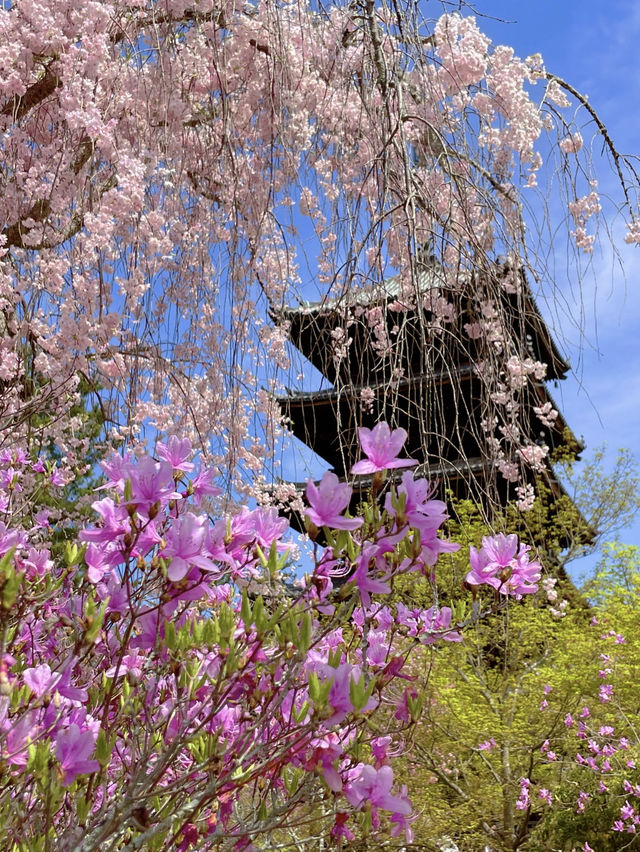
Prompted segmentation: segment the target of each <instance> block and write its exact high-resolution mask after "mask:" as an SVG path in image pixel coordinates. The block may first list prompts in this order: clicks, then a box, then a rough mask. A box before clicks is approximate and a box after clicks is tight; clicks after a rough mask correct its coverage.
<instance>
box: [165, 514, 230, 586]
mask: <svg viewBox="0 0 640 852" xmlns="http://www.w3.org/2000/svg"><path fill="white" fill-rule="evenodd" d="M207 529H208V524H207V519H206V518H204V517H196V515H194V514H193V513H192V512H187V513H186V514H185V515H183V516H182V517H180V518H178V519H177V520H176V521H174V523H173V526H172V527H171V529H170V530H169V532H168V533H167V536H166V542H167V546H166V547H165V548H164V550H162V551H161V553H160V555H161V556H162V557H163V558H165V559H167V558H170V559H171V564H170V565H169V570H168V572H167V573H168V577H169V579H170V580H171V581H172V582H173V583H177V582H178V581H179V580H182V578H183V577H184V576H185V575H186V574H187V572H188V571H189V568H191V567H192V566H193V565H195V566H196V567H197V568H200V569H201V570H202V571H217V570H218V567H217V565H216V564H215V563H214V562H212V561H211V559H210V558H209V556H207V555H205V554H204V553H203V549H204V543H205V536H206V534H207Z"/></svg>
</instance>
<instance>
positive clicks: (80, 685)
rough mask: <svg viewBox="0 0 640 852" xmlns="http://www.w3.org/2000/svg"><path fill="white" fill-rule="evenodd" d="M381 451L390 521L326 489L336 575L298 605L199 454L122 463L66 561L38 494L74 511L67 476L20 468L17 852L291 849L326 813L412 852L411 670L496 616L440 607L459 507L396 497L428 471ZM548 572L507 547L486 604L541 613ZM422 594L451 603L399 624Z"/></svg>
mask: <svg viewBox="0 0 640 852" xmlns="http://www.w3.org/2000/svg"><path fill="white" fill-rule="evenodd" d="M360 438H361V443H362V447H363V449H364V451H365V454H366V459H363V460H362V461H361V462H358V464H357V465H356V472H361V473H368V474H371V475H372V493H371V502H370V503H369V504H367V505H365V506H364V507H363V509H362V513H361V515H360V516H359V517H356V518H349V517H346V516H345V514H344V510H345V509H346V507H347V505H348V503H349V501H350V498H351V488H350V486H349V485H347V484H345V483H341V482H339V481H338V480H337V478H336V477H335V475H333V474H331V473H326V474H325V475H324V477H323V478H322V480H321V482H320V483H319V484H318V485H315V484H314V483H312V482H309V485H308V488H307V499H308V504H309V505H308V508H307V509H306V520H307V524H308V528H309V532H310V537H311V539H312V540H314V542H315V544H314V558H313V568H312V571H311V572H310V573H308V574H307V575H306V576H305V577H304V579H302V580H300V581H297V582H295V581H294V580H293V578H292V577H291V576H290V575H289V574H288V573H287V567H288V566H290V565H291V564H292V563H293V562H294V557H293V554H294V549H293V545H292V543H291V542H289V541H287V539H286V533H287V528H288V522H287V520H285V519H283V518H280V517H278V515H277V513H276V511H275V509H272V508H268V509H264V508H256V509H253V510H251V509H249V508H247V507H245V508H244V509H242V511H240V512H238V513H236V514H234V515H233V516H231V517H226V518H225V517H223V518H221V519H219V520H215V521H214V520H212V519H211V518H210V517H209V515H208V514H207V512H206V511H205V505H206V503H207V501H208V500H210V498H211V497H213V496H214V495H215V494H216V491H217V489H216V486H215V485H214V479H215V471H213V470H211V469H207V468H206V467H203V466H197V464H196V462H194V461H192V460H191V445H190V443H189V441H188V440H179V439H178V438H172V439H171V440H170V441H169V442H168V443H167V444H163V443H159V444H158V445H157V448H156V456H157V457H156V458H153V457H151V456H149V455H144V456H142V457H140V458H137V459H134V458H133V457H131V456H128V457H124V458H123V457H119V456H115V457H113V458H111V459H109V460H108V461H106V462H104V463H103V465H102V468H103V472H104V475H105V477H106V482H105V483H104V484H103V485H102V486H101V489H102V493H101V494H99V495H98V496H99V498H100V499H97V500H96V501H95V502H94V504H93V508H94V510H95V512H96V516H97V517H96V523H95V524H94V525H92V526H88V527H85V528H83V529H81V530H80V531H79V532H78V535H77V539H76V541H75V542H74V543H70V542H67V543H66V545H65V546H64V548H62V547H60V548H58V551H57V552H53V551H51V550H50V549H48V548H47V542H48V539H49V537H50V535H51V530H50V528H49V527H48V518H47V516H46V514H44V515H43V514H41V513H40V512H38V510H37V500H36V495H37V487H38V482H37V478H38V477H40V479H42V478H43V477H44V478H45V479H46V483H45V484H46V486H47V488H50V487H54V486H53V484H52V482H51V480H52V479H53V480H54V481H56V482H57V481H58V479H57V477H56V473H55V471H51V470H48V469H47V468H46V467H45V466H44V464H43V463H42V462H38V461H36V462H33V463H32V462H30V461H29V460H28V459H27V457H26V455H25V454H21V453H19V452H13V453H11V452H9V451H6V452H4V453H3V456H2V459H1V460H0V461H1V463H2V479H1V480H0V481H1V483H2V512H3V517H4V518H5V522H4V523H3V525H2V527H1V528H0V557H1V559H2V561H1V562H0V631H1V633H0V635H1V636H2V649H1V651H2V656H1V665H2V668H1V669H0V689H1V697H0V754H1V755H2V763H1V764H0V767H1V772H2V785H1V786H0V819H1V821H2V825H3V831H4V836H5V837H6V838H7V843H8V847H7V848H11V849H15V850H27V849H28V850H40V849H42V850H45V849H50V848H58V849H69V850H71V849H73V850H78V852H80V850H84V852H87V850H93V849H98V848H100V849H102V850H107V849H174V848H179V849H182V850H187V849H218V848H220V849H227V848H229V849H232V848H233V849H249V848H262V847H261V844H262V843H265V842H266V843H267V848H268V841H267V840H266V839H267V838H269V837H273V836H275V835H274V832H276V833H277V832H286V831H290V832H294V831H295V830H299V829H297V827H298V825H299V822H300V820H301V814H302V813H307V814H308V813H309V809H310V808H311V809H312V811H313V813H314V816H313V819H314V821H315V822H314V825H315V828H314V831H315V832H316V833H317V834H318V835H319V836H323V837H325V839H326V840H330V839H332V840H333V841H334V843H335V844H336V845H340V843H342V842H343V841H346V842H348V841H350V840H351V839H353V837H354V836H355V834H356V833H358V834H365V835H366V834H372V833H373V834H375V833H376V832H380V831H384V832H385V833H387V834H388V833H389V832H390V833H391V835H393V836H403V837H406V838H408V839H410V838H411V821H412V806H411V803H410V801H409V799H408V796H407V793H406V788H402V787H400V786H398V785H397V784H396V783H395V780H394V771H393V766H392V760H391V753H392V752H393V751H394V747H395V746H397V744H398V742H400V741H401V738H402V736H403V732H405V731H408V729H409V728H410V727H411V726H412V725H413V723H414V722H415V720H416V719H417V718H418V716H419V713H420V703H421V702H420V696H419V695H418V694H417V692H416V691H415V689H413V687H412V680H413V678H412V676H411V675H410V674H409V673H408V669H407V660H408V658H409V657H410V655H411V653H412V650H414V649H416V648H417V647H419V646H420V645H424V644H432V643H434V642H438V641H441V640H445V641H450V642H451V641H459V640H460V639H461V633H460V631H461V630H462V629H463V627H464V625H465V623H467V622H468V621H469V620H470V619H473V618H477V617H479V616H481V613H477V612H473V613H470V614H466V613H465V608H464V607H460V608H459V611H458V612H456V613H452V611H451V609H450V608H448V607H438V606H437V604H435V600H436V598H435V573H434V571H435V565H436V561H437V559H438V556H439V555H440V554H441V553H443V552H447V551H452V550H454V549H456V548H457V545H456V544H454V543H452V542H449V541H447V540H446V539H443V538H442V537H441V536H440V535H439V532H440V531H441V529H442V525H443V523H444V522H445V520H446V518H447V514H446V507H445V504H444V503H442V502H441V501H438V500H435V499H433V490H432V488H431V487H430V486H429V484H428V483H426V482H425V481H424V480H421V479H415V480H414V478H413V475H412V473H411V472H410V471H406V472H405V473H404V474H403V476H402V480H401V482H400V483H398V484H396V485H391V486H390V487H387V486H386V485H385V480H386V470H387V469H388V468H402V467H406V468H408V467H410V466H412V465H413V464H414V463H415V462H414V461H412V460H410V459H402V458H398V456H399V454H400V452H401V449H402V445H403V443H404V440H405V438H406V433H404V432H403V431H402V430H395V431H391V430H390V429H389V427H388V426H387V425H386V424H384V423H381V424H378V426H376V427H375V428H374V429H373V430H372V431H369V430H366V429H362V430H361V431H360ZM34 477H35V478H34ZM21 482H24V483H25V487H23V486H22V485H21ZM28 482H29V483H30V485H29V488H30V490H31V494H32V495H33V498H34V499H33V500H28V499H25V498H26V497H27V494H26V484H27V483H28ZM61 485H62V483H61V482H60V483H59V487H60V486H61ZM34 513H35V514H34ZM34 519H36V520H35V523H34V522H33V520H34ZM321 529H322V533H321ZM320 535H322V536H323V537H324V540H325V544H324V545H323V546H320V545H319V544H318V539H319V537H320ZM527 550H528V548H526V547H524V546H520V548H518V547H517V542H516V540H515V537H506V536H498V537H495V538H493V539H487V541H486V542H485V544H484V548H483V551H481V552H480V553H476V554H475V555H474V557H473V559H474V569H473V580H474V583H485V584H490V585H492V586H493V587H494V589H495V592H493V591H492V594H495V595H496V597H497V599H500V600H502V601H506V600H507V598H508V597H509V596H513V597H516V598H517V597H520V596H521V595H522V594H523V593H528V592H531V591H534V589H535V584H536V582H537V580H538V579H539V577H540V566H539V565H538V564H537V563H535V562H530V561H529V558H528V554H527ZM56 553H57V555H56ZM409 573H414V574H416V573H417V574H420V575H425V576H427V577H429V579H430V581H431V582H432V583H433V584H434V604H433V605H432V606H430V607H429V608H425V609H419V610H416V609H414V610H409V609H408V608H407V607H406V606H402V605H400V604H398V605H392V604H390V603H389V602H388V601H386V602H385V596H386V595H387V594H388V593H389V592H390V591H391V588H392V586H393V584H394V580H395V578H396V577H397V576H399V575H401V574H409ZM476 610H477V607H476ZM385 707H386V708H387V709H388V708H389V707H392V708H393V711H392V712H391V713H389V712H386V713H382V712H380V711H381V709H382V708H385Z"/></svg>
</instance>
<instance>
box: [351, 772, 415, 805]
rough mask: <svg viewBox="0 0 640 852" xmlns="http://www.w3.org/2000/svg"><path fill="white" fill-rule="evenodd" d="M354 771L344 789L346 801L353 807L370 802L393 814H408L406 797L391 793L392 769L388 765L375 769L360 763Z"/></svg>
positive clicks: (408, 803)
mask: <svg viewBox="0 0 640 852" xmlns="http://www.w3.org/2000/svg"><path fill="white" fill-rule="evenodd" d="M355 771H356V776H355V779H354V780H353V781H350V782H349V783H348V784H347V786H346V789H345V796H346V798H347V801H348V802H349V803H350V804H351V805H353V807H354V808H358V807H360V806H361V805H362V804H363V803H364V802H370V803H371V804H372V805H373V806H374V807H376V808H381V809H382V810H384V811H391V812H392V813H394V814H401V815H404V816H408V815H409V814H410V813H411V804H410V802H409V801H408V799H406V798H405V797H403V796H402V797H401V796H395V795H393V794H392V793H391V788H392V786H393V769H392V768H391V767H390V766H381V767H380V769H375V768H374V767H373V766H366V765H365V764H362V763H360V764H358V766H357V767H356V770H355Z"/></svg>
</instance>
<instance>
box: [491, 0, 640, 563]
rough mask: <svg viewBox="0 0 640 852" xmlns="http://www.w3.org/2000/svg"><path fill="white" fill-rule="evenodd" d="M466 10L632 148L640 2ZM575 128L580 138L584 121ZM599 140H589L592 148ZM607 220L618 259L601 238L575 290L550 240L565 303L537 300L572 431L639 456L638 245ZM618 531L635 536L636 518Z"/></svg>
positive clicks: (638, 129)
mask: <svg viewBox="0 0 640 852" xmlns="http://www.w3.org/2000/svg"><path fill="white" fill-rule="evenodd" d="M474 8H475V10H476V13H477V17H478V22H479V24H480V27H481V29H483V30H484V31H485V32H486V33H487V34H488V35H489V36H490V38H491V39H492V40H493V42H494V43H502V44H509V45H511V46H512V47H514V49H515V50H516V53H518V54H519V55H520V56H528V55H529V54H532V53H538V52H539V53H541V54H542V56H543V58H544V61H545V66H546V68H547V70H548V71H551V72H553V73H555V74H557V75H558V76H560V77H563V78H564V79H566V80H568V81H569V82H571V83H572V84H573V85H574V86H575V88H576V89H578V90H579V91H580V92H582V93H584V94H587V95H588V96H589V101H590V103H591V105H592V106H593V107H594V108H595V109H596V110H597V112H598V113H599V115H600V116H601V118H602V119H603V121H604V123H605V125H606V126H607V128H608V129H609V132H610V135H611V136H612V138H613V140H614V143H615V144H616V146H617V148H618V150H619V151H620V152H621V153H624V154H633V153H638V154H640V110H639V109H638V106H639V104H640V59H639V58H638V44H639V43H640V2H638V0H624V2H621V0H613V2H607V3H596V2H594V0H583V2H577V0H560V2H558V0H555V2H554V0H519V2H515V1H514V0H513V1H512V2H509V0H480V2H478V3H477V4H476V5H475V7H474ZM481 13H484V15H487V16H491V17H490V18H489V17H482V14H481ZM496 19H502V20H501V21H500V20H496ZM583 136H584V138H585V142H586V140H587V138H588V137H589V128H588V127H585V128H584V130H583ZM600 148H601V145H599V144H598V145H596V147H595V148H594V153H595V154H598V153H599V151H600ZM601 166H605V169H604V170H603V171H601V173H600V175H599V177H600V188H601V190H603V191H604V192H609V193H610V194H611V195H612V197H613V198H615V199H616V200H618V201H619V200H620V197H621V194H620V192H619V191H618V190H617V187H616V185H615V183H614V181H613V180H612V179H611V175H610V174H606V164H601ZM609 212H610V213H611V210H610V211H609ZM612 228H613V234H614V237H615V238H616V242H617V249H618V251H619V260H617V259H616V255H615V252H614V251H613V250H612V248H611V246H610V244H609V243H608V241H607V240H606V238H604V237H603V239H602V240H601V245H600V246H599V247H598V248H597V249H596V251H595V252H594V255H593V258H592V262H591V264H590V265H589V267H588V268H587V269H586V270H585V273H584V280H583V282H582V287H581V290H579V289H578V288H577V286H576V279H577V276H576V274H575V270H574V269H573V268H572V265H571V258H570V257H569V258H567V255H566V249H565V248H564V246H558V247H557V250H556V261H557V263H556V271H557V276H556V284H557V286H558V287H559V288H560V295H561V304H563V307H561V308H560V309H559V310H555V311H554V310H553V309H552V308H550V307H547V308H545V306H544V305H541V308H542V310H543V312H545V313H546V314H547V317H548V319H549V322H550V325H552V326H553V327H554V329H555V334H556V336H557V337H558V338H559V340H560V343H561V346H563V348H564V349H565V351H566V352H567V354H568V355H569V358H570V361H571V363H572V365H573V366H574V375H573V376H572V377H570V378H568V379H567V380H566V381H565V382H564V383H563V386H562V388H561V389H560V390H557V391H556V390H554V391H553V393H554V396H555V397H556V400H557V402H558V404H559V406H560V407H561V408H562V411H563V413H564V414H565V416H566V418H567V420H568V422H569V423H570V425H571V426H572V428H573V430H574V432H575V433H576V434H577V435H582V436H583V437H584V440H585V443H586V444H587V447H591V448H593V447H596V446H597V445H599V444H602V443H603V442H606V444H607V447H608V448H609V450H610V452H611V454H613V453H614V452H615V450H616V448H618V447H629V448H630V449H631V450H632V451H633V452H634V454H635V455H636V458H638V459H640V330H639V328H638V320H639V319H640V290H639V282H638V278H639V277H640V276H639V273H640V248H638V247H635V248H633V247H631V246H628V245H625V244H624V241H623V237H624V224H623V221H622V220H621V219H620V218H619V217H618V218H617V219H616V218H615V217H614V218H613V223H612ZM576 320H577V322H576ZM577 326H581V327H582V329H583V334H582V335H581V334H580V333H579V332H578V328H577ZM618 538H619V539H620V540H622V541H625V542H626V543H629V544H640V519H639V520H638V521H637V522H636V524H635V525H634V526H633V527H631V528H628V529H627V530H624V531H622V532H621V533H620V534H619V535H618ZM595 561H596V560H595V559H594V558H590V559H589V558H587V559H585V560H580V561H577V562H575V563H574V564H573V566H571V571H572V573H573V574H574V576H577V575H579V574H580V573H581V572H582V571H584V570H588V569H589V568H590V567H591V566H592V565H593V564H594V562H595Z"/></svg>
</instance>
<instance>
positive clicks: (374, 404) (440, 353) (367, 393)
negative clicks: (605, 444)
mask: <svg viewBox="0 0 640 852" xmlns="http://www.w3.org/2000/svg"><path fill="white" fill-rule="evenodd" d="M507 273H508V275H509V282H510V283H509V286H503V279H504V278H505V277H506V276H507ZM492 278H493V279H495V280H492V281H491V282H489V283H490V289H489V290H488V288H487V286H486V285H487V282H486V281H485V282H479V281H478V282H474V281H473V280H471V278H470V276H468V279H467V282H466V285H465V286H462V287H459V288H456V289H455V291H452V290H451V288H447V286H446V284H445V281H444V278H443V275H442V272H441V270H440V269H439V267H438V265H437V263H436V262H435V261H433V260H430V261H428V262H421V263H419V264H418V265H417V268H416V270H415V273H414V281H413V285H414V286H413V290H411V289H410V288H407V285H406V282H402V281H401V279H400V278H399V277H398V278H391V279H387V280H385V281H384V282H383V283H382V284H380V285H378V286H368V287H367V286H365V287H359V288H349V289H348V290H347V291H346V292H345V295H344V296H343V297H342V298H339V299H330V300H329V299H327V300H324V301H322V302H315V303H312V302H306V303H302V304H300V305H298V306H296V307H290V308H285V309H283V310H280V311H278V312H277V314H276V313H275V312H274V319H275V320H276V321H277V322H279V323H281V324H285V327H286V328H287V329H288V337H289V340H290V341H291V343H292V344H293V345H294V346H295V347H296V348H297V349H298V350H299V351H300V352H301V353H302V354H303V355H304V356H305V358H307V359H308V360H309V361H310V362H311V363H312V364H313V365H314V366H315V367H316V369H317V370H318V371H319V372H320V373H321V374H322V376H323V377H324V378H323V384H324V385H325V386H324V387H323V388H320V389H318V390H314V391H310V392H300V391H293V390H292V391H288V392H287V393H286V394H285V395H283V396H281V397H279V398H278V402H279V405H280V408H281V411H282V413H283V415H284V416H285V418H286V419H287V421H288V424H289V428H290V429H291V430H292V432H293V434H294V435H295V436H296V437H298V438H299V439H300V440H301V441H302V442H304V443H305V444H306V445H307V446H308V447H310V448H311V449H312V450H313V451H314V452H315V453H316V454H317V455H319V456H321V457H322V458H323V459H325V460H326V462H327V464H328V465H329V466H330V467H331V468H332V469H333V470H334V471H335V472H336V473H337V474H338V476H340V477H343V478H349V470H350V468H351V466H352V465H353V463H354V462H355V461H356V460H357V459H358V442H357V428H358V427H359V426H368V427H372V426H374V425H375V424H376V423H377V422H379V421H381V420H385V421H387V422H388V423H389V424H390V425H391V426H392V427H394V428H397V427H403V428H404V429H406V430H407V433H408V440H407V444H406V454H407V455H409V456H411V457H412V458H416V459H418V460H419V462H420V467H419V468H418V469H417V470H418V471H419V472H420V473H422V474H423V475H425V476H427V477H428V478H430V479H437V480H439V481H440V483H441V484H442V486H443V487H446V488H449V489H451V490H452V492H453V493H454V494H455V495H456V496H457V497H459V498H464V497H470V498H471V499H473V500H474V501H475V502H476V503H477V504H479V505H481V506H482V508H483V510H484V511H485V514H486V515H487V516H490V515H491V512H492V510H493V509H495V508H496V507H500V506H504V505H505V504H506V503H507V502H508V501H511V500H514V499H522V495H523V483H525V484H527V483H528V484H534V483H536V482H539V481H541V480H543V481H544V482H546V483H547V485H548V487H549V489H550V491H551V494H552V495H555V496H560V495H561V494H562V493H563V489H562V486H561V484H560V482H558V480H557V478H556V476H555V475H554V472H553V469H552V466H551V463H550V458H551V457H552V456H553V454H554V453H555V452H558V451H564V452H566V453H568V454H572V455H574V456H577V454H578V453H579V451H580V450H581V449H582V447H581V445H580V443H579V442H578V441H577V440H576V438H575V436H574V435H573V433H572V432H571V430H570V429H569V427H568V426H567V424H566V422H565V421H564V419H563V417H562V415H561V414H560V413H559V412H558V410H557V406H556V405H555V403H554V400H553V398H552V396H551V394H550V392H549V388H548V386H547V382H555V383H557V382H558V381H559V380H561V379H563V378H564V377H565V375H566V374H567V372H568V370H569V364H568V363H567V362H566V360H565V359H564V358H563V357H562V355H561V354H560V352H559V350H558V348H557V346H556V345H555V343H554V341H553V339H552V337H551V335H550V333H549V330H548V328H547V326H546V324H545V322H544V320H543V319H542V316H541V315H540V312H539V310H538V308H537V306H536V303H535V301H534V298H533V296H532V294H531V291H530V288H529V286H528V284H527V281H526V279H525V276H524V273H523V272H520V271H519V272H518V273H517V276H516V279H517V280H516V283H515V284H514V273H513V272H512V271H509V270H507V272H505V270H504V268H503V267H499V266H498V265H496V269H495V271H494V274H493V276H492ZM480 284H482V287H481V286H479V285H480ZM407 289H409V293H410V295H409V296H408V297H407ZM479 292H482V294H483V297H482V300H479V299H477V298H475V296H474V294H476V293H479ZM487 292H490V297H487ZM479 322H482V323H484V326H483V333H482V334H481V335H480V334H476V333H474V329H476V328H477V327H478V326H477V324H478V323H479ZM492 323H493V326H492ZM492 328H493V330H494V332H495V334H494V339H493V340H492V338H491V330H492ZM487 329H488V332H487ZM510 359H511V361H510ZM514 359H515V360H514ZM489 361H490V363H491V368H492V369H493V370H494V371H495V370H496V369H498V370H499V368H500V365H501V364H503V365H510V364H513V363H517V364H520V365H522V364H524V365H525V367H527V366H528V367H531V365H532V364H533V365H538V364H545V365H546V375H544V377H543V375H541V371H540V368H539V367H538V366H535V367H534V368H531V369H530V370H529V373H528V375H526V376H524V378H522V380H521V386H519V384H518V383H516V385H515V390H514V382H513V380H512V378H513V377H512V376H510V375H504V376H503V378H504V388H505V394H504V396H505V399H506V402H505V399H501V398H500V393H501V390H500V388H501V383H500V380H499V381H498V382H497V384H496V381H495V378H494V380H493V381H492V383H491V384H490V383H489V382H485V381H484V379H483V370H487V369H488V364H489ZM505 370H506V372H507V373H508V369H506V368H505ZM542 372H544V370H543V369H542ZM493 375H494V377H495V372H494V374H493ZM500 375H502V374H500V373H498V376H499V377H500ZM510 379H511V381H510ZM496 388H497V395H496ZM507 397H508V399H507ZM516 431H517V438H518V440H517V441H516V440H514V441H512V442H511V443H510V441H509V437H510V434H511V437H512V438H515V437H516V436H515V432H516ZM523 444H528V445H529V447H531V448H533V450H534V451H535V448H536V447H540V453H539V454H538V457H537V459H536V460H534V464H531V459H530V458H527V455H526V453H525V454H524V455H523V454H522V452H520V451H519V450H518V449H516V447H517V446H518V445H519V446H522V445H523ZM510 446H513V451H512V453H511V455H510V450H509V447H510ZM535 454H536V453H535V452H534V455H535ZM505 472H506V474H507V476H506V477H505V475H504V474H505ZM354 485H355V493H354V502H357V500H358V499H359V496H360V491H362V490H363V489H365V488H366V487H367V485H368V483H367V482H366V480H364V479H357V480H356V482H355V483H354Z"/></svg>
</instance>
